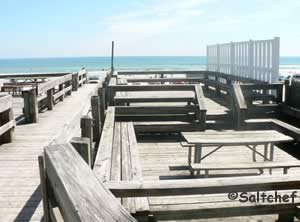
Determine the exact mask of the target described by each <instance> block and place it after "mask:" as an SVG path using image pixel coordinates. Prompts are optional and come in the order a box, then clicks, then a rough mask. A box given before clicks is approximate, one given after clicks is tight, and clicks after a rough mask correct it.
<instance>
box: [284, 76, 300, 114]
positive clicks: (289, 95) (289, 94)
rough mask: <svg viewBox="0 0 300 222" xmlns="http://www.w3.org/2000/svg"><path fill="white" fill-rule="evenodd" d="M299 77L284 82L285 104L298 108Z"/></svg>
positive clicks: (299, 107) (299, 105)
mask: <svg viewBox="0 0 300 222" xmlns="http://www.w3.org/2000/svg"><path fill="white" fill-rule="evenodd" d="M299 98H300V77H298V78H293V80H292V81H291V84H289V81H287V82H286V83H285V105H287V106H289V107H291V108H295V109H298V110H300V99H299Z"/></svg>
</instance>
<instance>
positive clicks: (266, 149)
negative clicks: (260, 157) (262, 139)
mask: <svg viewBox="0 0 300 222" xmlns="http://www.w3.org/2000/svg"><path fill="white" fill-rule="evenodd" d="M267 160H268V144H265V149H264V161H267Z"/></svg>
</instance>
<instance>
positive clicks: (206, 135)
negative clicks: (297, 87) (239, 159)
mask: <svg viewBox="0 0 300 222" xmlns="http://www.w3.org/2000/svg"><path fill="white" fill-rule="evenodd" d="M181 134H182V136H183V138H184V139H185V140H186V143H182V146H183V147H189V153H188V164H189V168H190V172H191V174H194V171H197V173H198V174H200V169H204V170H205V174H206V176H207V174H208V170H210V169H214V170H217V169H252V168H259V169H262V168H269V169H270V172H271V169H272V168H280V167H282V168H284V169H285V168H287V167H293V166H295V167H296V166H298V165H299V163H293V164H292V166H291V165H290V164H287V165H282V164H270V163H267V164H259V163H258V164H254V165H249V164H244V165H243V164H237V165H232V166H230V167H226V166H217V165H216V164H205V165H204V164H200V162H201V161H202V160H203V159H205V158H207V157H208V156H210V155H212V154H213V153H215V152H216V151H217V150H219V149H221V148H222V147H224V146H245V147H246V148H249V149H250V150H252V151H253V155H252V159H253V162H256V155H259V156H261V157H263V158H264V161H265V162H267V161H268V162H271V161H273V160H274V144H277V143H281V142H288V141H293V138H291V137H289V136H286V135H284V134H282V133H280V132H277V131H275V130H262V131H226V132H214V131H211V132H210V131H207V132H182V133H181ZM259 145H263V146H264V152H263V153H261V152H259V151H257V149H256V148H257V146H259ZM211 146H213V147H216V148H214V149H213V150H212V151H210V152H209V153H207V154H205V155H202V148H203V147H211ZM192 147H195V151H194V161H193V163H192V150H191V149H192Z"/></svg>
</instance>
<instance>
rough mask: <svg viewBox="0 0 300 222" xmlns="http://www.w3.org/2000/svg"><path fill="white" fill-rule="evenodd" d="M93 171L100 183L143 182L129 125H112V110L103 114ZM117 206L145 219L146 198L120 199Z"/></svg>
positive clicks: (122, 123)
mask: <svg viewBox="0 0 300 222" xmlns="http://www.w3.org/2000/svg"><path fill="white" fill-rule="evenodd" d="M93 171H94V174H95V176H96V177H97V178H98V179H99V180H100V181H101V182H109V181H141V180H142V179H143V177H142V169H141V165H140V162H139V157H138V147H137V141H136V136H135V132H134V127H133V123H132V122H115V108H114V107H108V110H107V114H106V117H105V122H104V127H103V131H102V135H101V139H100V143H99V147H98V152H97V156H96V159H95V163H94V168H93ZM121 202H122V204H123V206H124V207H125V208H126V209H127V210H128V211H129V212H130V213H131V214H133V215H134V216H135V217H136V218H139V220H142V218H144V220H146V218H147V217H148V214H149V204H148V200H147V198H123V199H122V200H121Z"/></svg>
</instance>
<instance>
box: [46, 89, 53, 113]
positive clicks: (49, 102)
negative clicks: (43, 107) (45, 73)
mask: <svg viewBox="0 0 300 222" xmlns="http://www.w3.org/2000/svg"><path fill="white" fill-rule="evenodd" d="M53 92H54V89H49V90H48V91H47V106H48V109H49V110H52V109H53V106H54V101H53Z"/></svg>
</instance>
